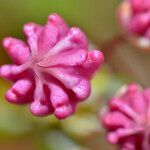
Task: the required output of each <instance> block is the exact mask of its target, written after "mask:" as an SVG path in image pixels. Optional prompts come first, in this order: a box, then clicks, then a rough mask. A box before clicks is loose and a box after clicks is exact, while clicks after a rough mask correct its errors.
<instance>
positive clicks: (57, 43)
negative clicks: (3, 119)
mask: <svg viewBox="0 0 150 150" xmlns="http://www.w3.org/2000/svg"><path fill="white" fill-rule="evenodd" d="M23 29H24V33H25V35H26V37H27V42H22V41H21V40H18V39H15V38H12V37H8V38H5V39H4V40H3V46H4V48H5V49H6V51H7V53H8V54H9V56H10V57H11V59H12V60H13V61H14V63H15V64H12V65H3V66H1V67H0V76H1V77H3V78H5V79H8V80H10V81H12V82H13V83H14V84H13V86H12V88H11V89H10V90H8V91H7V93H6V96H5V97H6V99H7V100H8V101H9V102H11V103H14V104H30V110H31V112H32V113H33V114H34V115H36V116H46V115H49V114H52V113H54V115H55V116H56V117H57V118H59V119H63V118H66V117H68V116H69V115H71V114H72V113H73V112H74V111H75V108H76V105H77V104H78V103H79V102H81V101H83V100H85V99H86V98H87V97H88V96H89V95H90V80H91V78H92V76H93V74H94V73H95V71H96V70H97V69H98V68H99V66H100V65H101V63H102V62H103V54H102V52H100V51H98V50H93V51H89V50H88V43H87V39H86V36H85V35H84V33H83V32H82V31H81V30H80V29H79V28H77V27H72V28H69V27H68V25H67V24H66V23H65V22H64V20H63V19H62V18H61V17H60V16H58V15H57V14H52V15H50V16H49V17H48V21H47V23H46V25H44V26H41V25H38V24H34V23H28V24H26V25H24V28H23Z"/></svg>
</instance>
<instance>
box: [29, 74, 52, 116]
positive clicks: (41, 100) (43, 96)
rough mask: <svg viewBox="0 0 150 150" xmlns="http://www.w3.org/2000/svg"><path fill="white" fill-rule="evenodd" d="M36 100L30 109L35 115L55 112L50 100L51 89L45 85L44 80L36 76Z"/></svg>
mask: <svg viewBox="0 0 150 150" xmlns="http://www.w3.org/2000/svg"><path fill="white" fill-rule="evenodd" d="M35 84H36V88H35V92H34V101H33V102H32V103H31V106H30V110H31V112H32V114H34V115H35V116H39V117H42V116H46V115H49V114H51V113H52V112H53V107H52V104H51V102H50V101H49V90H48V89H47V88H46V87H45V86H44V85H43V83H42V81H41V80H40V79H39V78H38V77H35Z"/></svg>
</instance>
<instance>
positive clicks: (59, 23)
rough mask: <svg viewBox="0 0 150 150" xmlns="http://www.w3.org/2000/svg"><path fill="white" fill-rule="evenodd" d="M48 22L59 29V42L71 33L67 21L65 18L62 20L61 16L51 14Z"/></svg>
mask: <svg viewBox="0 0 150 150" xmlns="http://www.w3.org/2000/svg"><path fill="white" fill-rule="evenodd" d="M48 21H49V23H50V24H53V25H54V26H56V27H57V28H58V33H59V38H58V39H59V40H61V39H62V38H63V37H64V36H65V35H66V34H67V32H68V31H69V27H68V25H67V24H66V23H65V21H64V20H63V18H61V17H60V16H59V15H57V14H51V15H50V16H49V17H48Z"/></svg>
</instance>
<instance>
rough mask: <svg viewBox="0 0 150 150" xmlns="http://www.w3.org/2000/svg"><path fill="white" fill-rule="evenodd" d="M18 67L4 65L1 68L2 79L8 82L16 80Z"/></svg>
mask: <svg viewBox="0 0 150 150" xmlns="http://www.w3.org/2000/svg"><path fill="white" fill-rule="evenodd" d="M17 67H18V66H16V65H3V66H1V67H0V77H3V78H5V79H8V80H16V79H17V77H18V74H16V73H15V71H16V68H17Z"/></svg>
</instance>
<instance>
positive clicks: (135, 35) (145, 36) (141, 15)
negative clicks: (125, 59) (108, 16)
mask: <svg viewBox="0 0 150 150" xmlns="http://www.w3.org/2000/svg"><path fill="white" fill-rule="evenodd" d="M118 20H119V24H120V25H121V28H122V29H123V31H124V33H125V34H126V36H128V38H129V40H130V41H131V42H132V43H133V44H134V45H136V46H138V47H141V48H143V49H145V50H150V0H123V2H122V3H121V5H120V7H119V10H118Z"/></svg>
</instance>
